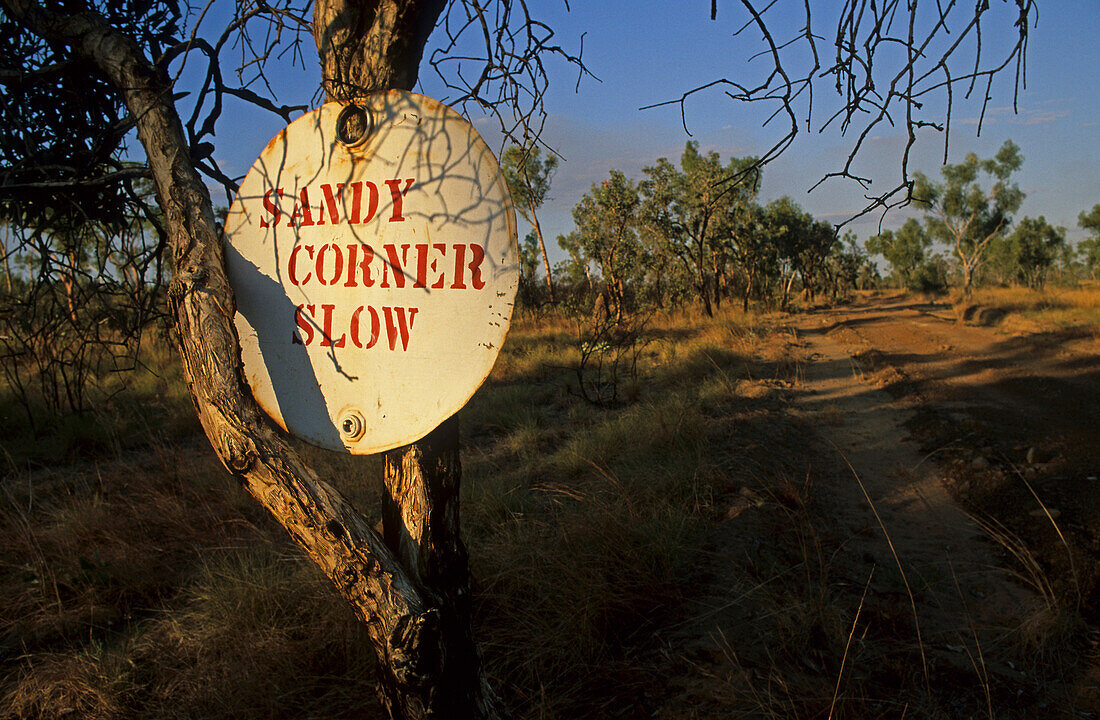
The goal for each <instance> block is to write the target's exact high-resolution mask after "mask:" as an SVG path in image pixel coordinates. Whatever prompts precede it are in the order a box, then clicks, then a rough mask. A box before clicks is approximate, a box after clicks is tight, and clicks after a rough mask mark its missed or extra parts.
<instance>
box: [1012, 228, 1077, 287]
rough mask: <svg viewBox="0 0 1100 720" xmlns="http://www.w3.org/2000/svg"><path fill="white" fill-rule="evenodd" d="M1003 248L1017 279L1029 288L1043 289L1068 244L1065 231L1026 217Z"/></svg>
mask: <svg viewBox="0 0 1100 720" xmlns="http://www.w3.org/2000/svg"><path fill="white" fill-rule="evenodd" d="M1004 244H1005V246H1006V249H1007V251H1008V259H1009V262H1010V263H1011V265H1010V267H1011V268H1012V269H1013V271H1014V272H1015V273H1016V278H1017V279H1018V280H1019V281H1020V282H1022V283H1023V284H1024V285H1026V286H1028V287H1030V288H1041V287H1042V286H1043V283H1044V281H1045V280H1046V274H1047V271H1048V270H1050V268H1051V267H1053V265H1054V263H1055V261H1056V260H1057V259H1058V257H1059V254H1060V251H1061V250H1062V248H1063V247H1064V246H1065V244H1066V229H1065V228H1062V227H1052V226H1051V225H1050V224H1049V223H1048V222H1047V220H1046V218H1045V217H1043V216H1041V215H1040V216H1039V217H1038V218H1030V217H1025V218H1023V219H1022V220H1020V223H1019V224H1018V225H1017V226H1016V229H1015V230H1014V231H1013V232H1012V234H1011V235H1009V236H1008V237H1006V238H1005V240H1004Z"/></svg>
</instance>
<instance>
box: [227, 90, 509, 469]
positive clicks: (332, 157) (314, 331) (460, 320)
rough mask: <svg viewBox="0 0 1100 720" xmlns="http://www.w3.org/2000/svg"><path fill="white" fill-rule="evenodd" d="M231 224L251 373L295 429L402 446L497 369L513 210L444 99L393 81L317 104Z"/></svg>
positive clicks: (488, 158)
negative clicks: (353, 98)
mask: <svg viewBox="0 0 1100 720" xmlns="http://www.w3.org/2000/svg"><path fill="white" fill-rule="evenodd" d="M225 229H226V237H227V241H228V242H227V246H226V264H227V269H228V272H229V280H230V283H231V284H232V286H233V290H234V293H235V295H236V298H237V315H236V318H235V321H236V325H237V331H238V333H239V334H240V338H241V355H242V358H243V361H244V368H245V372H246V374H247V377H248V382H249V384H250V385H251V387H252V393H253V394H254V395H255V397H256V400H257V401H258V402H259V404H260V405H261V406H262V407H263V408H264V410H265V411H266V412H267V413H268V414H269V415H271V417H272V418H273V419H274V420H275V421H276V422H278V423H279V424H280V425H281V426H282V427H283V428H284V429H286V430H287V431H289V432H290V433H292V434H293V435H296V436H297V437H300V438H302V439H304V440H306V441H308V442H310V443H313V444H315V445H319V446H321V447H324V448H329V449H332V450H340V451H345V452H351V453H355V454H367V453H375V452H381V451H383V450H389V449H391V448H395V447H399V446H401V445H405V444H408V443H410V442H413V441H415V440H418V439H420V438H421V437H423V436H424V435H426V434H427V433H428V432H429V431H431V430H432V429H433V428H435V427H436V426H437V425H439V423H441V422H443V421H444V420H445V419H447V418H448V417H450V416H451V415H453V414H454V413H455V412H457V411H458V410H459V408H461V407H462V406H463V405H465V404H466V401H467V400H469V399H470V397H471V396H472V395H473V393H474V391H475V390H477V388H478V387H479V386H480V385H481V383H482V382H483V381H484V380H485V378H486V377H487V376H488V375H489V371H490V370H491V369H492V367H493V363H494V362H495V360H496V356H497V352H498V351H499V349H500V346H501V343H502V342H503V341H504V336H505V333H506V332H507V330H508V324H509V322H510V320H511V315H512V303H513V300H514V298H515V294H516V286H517V284H518V281H519V264H518V262H517V257H518V251H517V247H516V220H515V211H514V210H513V208H512V202H511V198H510V197H509V194H508V189H507V186H506V185H505V182H504V178H503V177H502V175H501V172H500V167H499V166H498V165H497V160H496V158H495V157H494V156H493V154H492V152H490V150H489V149H488V147H486V145H485V142H484V141H483V140H482V139H481V137H480V136H479V135H478V134H477V131H475V130H474V128H473V127H472V126H470V124H469V123H468V122H466V121H465V120H464V119H463V118H462V117H460V116H459V115H458V114H457V113H455V112H454V111H453V110H451V109H450V108H448V107H447V106H445V105H442V104H440V103H438V102H436V101H434V100H432V99H431V98H427V97H424V96H422V95H416V94H414V93H409V92H403V91H390V92H386V93H378V94H374V95H370V96H367V97H365V98H363V99H362V100H361V101H360V102H359V103H357V104H356V105H350V106H344V105H341V104H339V103H328V104H326V105H324V106H322V107H321V108H319V109H317V110H314V111H313V112H310V113H308V114H306V115H304V116H303V117H301V118H299V119H298V120H295V121H294V122H293V123H291V124H290V125H289V126H288V127H287V128H286V129H284V130H283V131H281V132H280V133H279V134H278V135H276V136H275V138H274V139H272V140H271V142H270V143H268V145H267V147H266V148H264V151H263V153H261V154H260V157H259V159H257V160H256V163H255V164H254V165H253V166H252V169H251V170H250V171H249V173H248V175H247V177H245V180H244V183H243V184H242V185H241V188H240V192H239V193H238V195H237V198H236V199H235V200H234V201H233V206H232V207H231V208H230V210H229V215H228V217H227V218H226V224H225Z"/></svg>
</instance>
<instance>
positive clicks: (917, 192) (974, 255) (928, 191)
mask: <svg viewBox="0 0 1100 720" xmlns="http://www.w3.org/2000/svg"><path fill="white" fill-rule="evenodd" d="M1023 162H1024V159H1023V156H1021V155H1020V148H1019V147H1017V146H1016V144H1015V143H1013V142H1012V141H1011V140H1006V141H1005V142H1004V144H1003V145H1001V148H1000V149H999V150H998V151H997V154H996V155H994V156H993V157H992V158H988V159H986V160H982V159H980V158H979V157H978V156H977V155H976V154H975V153H969V154H968V155H967V156H966V159H965V160H963V162H961V163H959V164H957V165H944V166H943V167H942V168H940V174H941V175H942V176H943V180H942V181H940V182H934V181H932V180H930V179H929V178H928V177H927V176H925V175H924V174H923V173H916V174H915V175H914V178H915V181H916V184H915V187H914V189H913V200H914V202H915V203H916V204H917V206H918V207H923V208H925V209H926V210H927V215H926V219H925V226H926V228H927V230H928V234H929V235H930V236H931V237H932V238H933V240H938V241H940V242H943V243H945V244H947V246H948V247H950V248H951V251H952V252H953V253H954V255H955V258H956V259H957V260H958V261H959V268H960V269H961V270H962V274H963V293H964V294H965V295H968V296H969V295H970V292H971V290H972V286H973V283H974V274H975V272H977V270H978V269H979V268H980V267H981V266H982V264H983V263H985V261H986V258H987V251H988V250H989V248H990V244H991V243H993V242H994V241H995V240H996V239H997V238H999V237H1001V236H1002V235H1003V234H1005V233H1006V232H1007V230H1008V228H1009V226H1010V225H1011V224H1012V213H1014V212H1016V211H1017V210H1019V209H1020V205H1021V204H1022V203H1023V201H1024V193H1023V191H1022V190H1020V188H1019V186H1018V185H1016V183H1014V182H1013V181H1012V176H1013V174H1014V173H1015V172H1016V171H1017V170H1019V169H1020V166H1021V165H1023ZM983 176H984V178H983ZM982 179H984V180H985V181H986V182H985V184H984V185H983V183H982V182H981V180H982Z"/></svg>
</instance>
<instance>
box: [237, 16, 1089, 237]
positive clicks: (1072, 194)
mask: <svg viewBox="0 0 1100 720" xmlns="http://www.w3.org/2000/svg"><path fill="white" fill-rule="evenodd" d="M963 4H964V5H966V3H963ZM839 5H840V3H839V2H837V1H836V0H827V1H824V2H814V3H812V6H813V8H814V12H815V13H821V17H822V18H824V17H825V16H826V15H827V14H829V12H830V11H834V12H835V8H836V7H838V6H839ZM926 5H927V6H928V7H930V8H931V7H933V6H934V4H933V3H926ZM1001 5H1003V3H1001V2H1000V1H999V0H993V6H994V7H993V10H994V12H1002V8H1001V7H999V6H1001ZM1013 5H1014V3H1013ZM531 6H532V11H533V12H536V13H539V15H538V17H539V18H541V19H543V20H545V21H546V22H547V24H549V25H550V26H551V27H553V28H554V30H555V33H556V40H557V41H558V42H559V43H560V44H561V45H562V46H564V47H565V48H566V49H568V50H570V51H572V52H576V51H577V50H578V49H579V48H580V42H581V36H582V34H583V35H584V60H585V63H586V64H587V66H588V68H589V69H590V70H591V72H592V73H593V74H594V75H595V76H597V77H598V78H599V80H598V81H597V80H594V79H592V78H584V79H582V81H581V83H580V86H579V89H578V88H577V87H576V82H577V71H576V69H574V68H571V67H570V66H568V65H566V64H565V63H562V62H556V61H554V62H550V63H549V64H548V67H547V69H548V73H549V76H550V83H551V84H550V89H549V91H548V94H547V97H546V103H545V104H546V109H547V111H548V113H549V117H548V119H547V122H546V127H545V131H544V135H543V140H544V142H545V143H546V144H547V145H549V146H550V147H552V148H554V149H555V150H556V151H557V152H558V153H559V154H560V155H561V156H562V158H563V160H564V162H563V163H562V164H561V167H560V169H559V170H558V173H557V175H556V176H555V178H554V182H553V185H552V188H551V191H550V195H549V198H548V200H547V203H546V205H545V207H544V209H543V211H542V212H541V213H540V218H541V220H542V224H543V230H544V234H545V235H546V236H547V237H548V238H554V237H556V236H557V235H558V234H563V233H566V232H568V231H569V230H570V229H571V228H572V216H571V214H570V211H571V209H572V207H573V206H574V205H575V204H576V203H577V201H578V200H579V199H580V198H581V196H582V195H583V193H584V192H586V191H587V190H588V189H589V188H590V187H591V185H592V184H593V183H595V182H599V181H601V180H603V179H604V178H606V177H607V174H608V171H609V170H611V169H612V168H614V169H619V170H622V171H624V172H625V173H626V174H627V175H628V176H630V177H633V178H635V179H637V178H640V177H641V169H642V168H643V167H644V166H646V165H650V164H652V163H653V161H654V160H656V159H657V158H658V157H668V158H670V159H672V160H673V161H674V162H675V161H678V158H679V155H680V153H681V152H682V151H683V146H684V143H685V142H686V141H687V140H689V139H694V140H697V141H698V142H699V143H700V145H701V147H702V149H703V150H705V151H708V150H714V151H717V152H718V153H720V154H721V156H722V157H723V159H727V158H729V157H732V156H744V155H758V154H760V153H762V152H764V151H765V150H766V149H767V148H768V147H769V146H770V145H771V144H772V143H773V142H775V140H776V139H777V137H776V133H778V134H779V135H782V134H783V132H784V129H783V128H782V127H781V126H780V125H776V126H775V127H774V128H773V127H771V126H769V127H761V124H762V122H763V119H764V117H765V114H764V113H762V112H761V109H757V108H752V107H748V106H745V105H743V104H741V105H739V104H735V103H733V102H732V101H730V100H728V99H727V98H725V97H724V96H723V95H722V94H721V92H720V91H714V92H708V93H703V94H700V95H697V96H694V97H693V98H691V99H690V100H689V101H688V104H687V106H686V111H687V112H686V120H687V127H688V130H689V131H690V132H691V133H692V136H691V137H689V136H688V135H687V134H686V133H685V130H684V127H683V124H682V123H681V118H680V110H679V108H678V107H677V106H672V107H661V108H655V109H650V110H640V109H639V108H641V107H643V106H646V105H651V104H653V103H658V102H662V101H666V100H672V99H675V98H678V97H679V96H680V94H681V93H682V92H684V91H686V90H689V89H691V88H693V87H697V86H699V85H702V84H704V83H707V82H709V81H712V80H715V79H718V78H722V77H726V78H731V79H742V78H746V77H757V76H758V74H759V73H760V72H761V71H763V70H765V69H766V67H765V65H764V59H760V60H756V61H753V62H751V63H750V62H748V61H747V59H748V58H749V57H750V56H751V55H752V54H753V53H756V52H758V51H759V50H760V49H761V48H762V47H763V46H762V45H760V44H759V43H758V40H759V35H758V34H754V33H752V32H750V31H746V32H744V33H742V34H741V35H740V36H738V37H736V38H735V37H733V33H734V31H736V30H737V28H738V27H740V26H741V25H742V24H743V23H744V22H745V20H746V18H747V16H746V15H745V14H744V11H743V10H741V9H740V6H739V4H738V3H733V2H729V1H721V2H719V4H718V19H717V20H716V21H711V20H710V17H709V15H710V2H707V1H706V0H682V1H681V2H661V1H659V0H644V1H643V0H634V1H631V2H626V1H618V2H613V1H611V0H572V2H570V11H569V12H566V10H565V4H564V3H563V2H561V0H533V1H532V2H531ZM801 6H802V3H801V2H790V1H789V0H780V2H779V3H777V5H776V6H775V8H774V9H773V10H772V11H771V13H772V14H771V15H769V18H768V19H769V21H770V24H771V25H772V27H774V28H789V30H788V32H795V31H797V29H798V27H800V25H801V18H800V17H798V16H797V15H785V13H788V12H793V11H794V10H799V11H800V10H801ZM1004 10H1011V7H1008V6H1005V8H1004ZM1098 11H1100V0H1058V1H1057V2H1055V1H1054V0H1047V1H1046V2H1043V3H1042V5H1041V11H1040V13H1039V16H1038V24H1037V25H1036V26H1034V27H1033V28H1032V29H1031V33H1030V44H1029V48H1028V68H1027V69H1028V75H1027V89H1026V90H1025V91H1023V92H1022V93H1021V95H1020V98H1019V102H1018V105H1017V108H1018V112H1016V113H1014V112H1013V111H1012V108H1011V103H1012V93H1011V91H1012V81H1011V74H1010V73H1006V74H1005V75H1004V76H1003V77H1001V78H1000V80H999V81H998V82H995V83H994V85H993V87H992V94H993V100H992V101H991V102H990V105H989V110H987V113H986V119H985V122H984V125H983V127H982V132H981V136H980V137H977V136H976V135H975V132H976V130H977V126H976V120H977V117H978V112H979V109H980V106H979V105H978V103H977V102H975V101H971V102H966V101H962V100H961V99H959V98H956V106H955V108H954V113H953V126H952V130H951V138H950V155H949V158H948V160H949V162H960V161H961V160H962V159H963V158H964V157H965V155H966V153H968V152H976V153H978V155H979V156H982V157H987V156H989V155H992V154H993V153H994V152H995V151H996V149H997V148H998V147H999V146H1000V145H1001V143H1003V142H1004V140H1006V139H1009V138H1011V139H1012V140H1013V141H1014V142H1016V144H1017V145H1019V146H1020V148H1021V150H1022V153H1023V156H1024V165H1023V168H1022V170H1021V172H1020V173H1019V175H1018V178H1017V180H1018V182H1019V185H1020V187H1021V188H1022V189H1023V190H1024V191H1025V192H1026V193H1027V199H1026V201H1025V203H1024V206H1023V208H1022V210H1021V212H1020V215H1021V216H1022V215H1031V216H1037V215H1044V216H1046V218H1047V219H1048V220H1049V221H1050V222H1052V223H1053V224H1057V225H1063V226H1065V227H1066V228H1067V231H1068V236H1069V238H1070V239H1071V240H1077V239H1079V238H1081V237H1083V232H1082V231H1080V230H1079V229H1078V228H1077V215H1078V213H1080V212H1081V211H1083V210H1086V209H1088V208H1091V207H1092V206H1093V205H1094V204H1096V203H1100V92H1098V90H1100V43H1096V42H1095V38H1097V37H1100V12H1098ZM989 22H990V23H992V22H993V20H992V19H991V20H990V21H989ZM988 27H989V28H991V29H990V30H989V31H987V34H986V35H985V36H984V37H983V41H984V42H985V44H986V46H987V47H989V48H995V47H996V46H997V44H998V42H1001V43H1002V44H1003V41H1004V40H1005V39H1006V37H1007V36H1006V35H1005V34H1004V33H1002V34H1001V35H1000V36H998V35H997V34H994V33H993V32H992V27H993V25H992V24H990V25H989V26H988ZM1000 27H1001V28H1003V27H1005V26H1004V24H1001V25H1000ZM823 28H824V25H823V26H822V29H823ZM438 42H440V40H439V38H438V37H437V36H433V43H438ZM821 48H822V51H823V53H825V54H827V53H828V44H827V43H824V42H823V43H822V44H821ZM307 49H308V48H307ZM884 58H885V56H884V57H883V58H880V59H884ZM885 59H888V58H885ZM277 77H278V80H279V84H278V86H277V88H276V90H277V92H278V95H279V100H280V101H281V102H286V103H288V104H289V103H302V104H309V103H310V102H311V99H312V97H313V96H314V93H315V91H316V88H317V84H318V82H319V71H318V70H317V67H316V65H315V63H314V61H313V58H312V57H310V56H309V55H308V54H307V56H306V67H305V68H300V67H299V68H291V67H285V68H280V69H279V70H278V73H277ZM417 89H418V91H420V92H423V93H424V94H427V95H430V96H432V97H436V98H437V99H441V100H444V101H445V100H446V99H447V94H448V93H447V91H446V89H445V88H444V87H443V86H442V85H441V84H440V83H439V82H438V80H436V79H435V78H434V76H433V74H432V72H431V70H430V69H424V70H422V72H421V83H420V87H418V88H417ZM829 90H830V87H829V84H828V82H827V81H823V82H822V83H821V84H820V85H819V86H817V87H816V88H815V92H817V93H818V94H819V97H820V98H824V99H825V100H826V102H825V103H823V104H822V105H821V106H820V107H819V108H817V109H815V113H817V115H816V116H817V117H824V115H823V114H822V110H823V109H824V108H826V107H827V106H828V105H829V103H831V102H834V101H832V100H831V99H830V98H829V97H828V96H827V93H828V91H829ZM976 94H980V93H976ZM937 102H942V100H935V99H934V100H933V102H932V104H931V105H930V109H931V110H933V111H934V110H936V109H937V107H936V106H935V103H937ZM472 120H473V121H474V124H475V126H476V127H477V128H478V129H479V131H481V132H482V134H483V135H484V136H485V138H486V140H487V141H488V143H489V145H490V147H493V148H494V149H497V150H499V148H500V145H501V139H500V135H499V134H498V133H496V132H495V131H494V121H492V120H490V119H488V118H476V117H475V118H472ZM281 126H282V123H281V121H280V120H279V119H278V118H276V117H275V116H273V115H264V114H262V113H260V112H258V111H253V110H249V109H243V108H242V109H240V110H239V111H234V113H233V114H232V115H230V116H229V117H228V119H227V120H225V121H223V123H222V125H221V126H220V128H219V132H218V137H217V143H216V147H217V150H216V157H217V158H218V160H219V162H220V163H222V165H223V167H224V168H225V169H226V170H227V172H228V173H229V174H230V175H240V174H243V173H244V172H245V171H247V169H248V167H249V166H250V165H251V163H252V161H253V159H255V157H256V156H257V155H258V154H259V152H260V150H261V149H262V148H263V147H264V145H265V144H266V143H267V141H268V140H269V139H270V138H271V137H272V136H273V135H274V134H275V133H276V132H277V131H278V130H279V129H280V128H281ZM903 140H904V136H903V134H902V133H901V132H900V131H899V130H896V129H891V128H881V129H879V130H877V131H875V132H874V133H873V138H872V139H871V140H870V141H869V142H868V145H867V148H866V150H865V151H864V155H863V156H862V160H861V162H860V165H859V168H860V170H861V172H862V174H866V175H868V176H869V177H871V178H872V179H873V180H874V184H873V185H872V190H876V191H878V192H882V191H885V190H887V189H889V188H892V187H894V186H895V185H896V184H897V181H898V178H899V162H900V151H901V148H902V145H903ZM852 141H853V135H852V134H851V133H849V135H848V137H842V136H841V135H840V133H839V132H838V131H837V130H836V129H827V130H826V131H825V132H823V133H821V134H818V133H816V132H814V133H806V132H802V133H800V135H799V137H798V138H797V140H796V142H795V145H794V146H792V147H791V148H790V149H788V150H787V152H786V153H785V154H784V155H783V156H782V157H781V158H780V159H778V160H776V161H775V162H773V163H772V164H770V165H769V166H768V167H767V168H766V169H765V171H764V182H763V186H762V190H761V199H763V200H770V199H774V198H778V197H780V196H782V195H790V196H791V197H793V198H794V199H795V201H796V202H798V203H799V204H800V205H802V206H803V207H804V208H805V209H806V210H808V211H810V212H811V213H813V214H814V215H815V216H816V217H818V218H820V219H823V220H829V221H831V222H839V221H841V220H843V219H846V218H847V217H849V216H851V215H852V214H854V213H855V212H856V211H857V210H858V209H860V208H861V207H862V206H863V204H865V203H864V202H863V191H862V189H861V188H859V187H858V186H857V185H855V184H854V183H851V182H847V181H842V180H835V181H830V182H829V183H826V184H825V185H823V186H821V187H820V188H818V189H817V190H815V191H814V192H812V193H807V191H808V190H809V189H810V187H811V186H813V185H814V184H815V183H816V182H817V180H818V179H820V178H821V176H822V175H823V174H824V173H826V172H829V171H831V170H837V169H839V167H840V165H841V164H842V162H843V158H844V157H846V156H847V153H848V150H849V149H850V146H851V143H852ZM942 159H943V134H942V133H940V132H935V131H927V132H925V133H924V134H923V135H922V136H920V137H919V138H918V144H917V146H916V147H915V149H914V153H913V156H912V159H911V161H910V170H922V171H924V172H925V173H926V174H929V175H938V173H939V166H940V163H941V162H942ZM217 197H218V196H217V195H216V198H217ZM222 197H224V196H222ZM222 201H224V200H222ZM911 214H912V211H909V210H895V211H892V212H891V213H889V214H888V215H887V216H886V217H885V218H884V219H882V224H883V227H896V226H898V225H900V224H901V223H902V222H904V220H905V219H906V217H909V216H910V215H911ZM879 221H880V215H874V216H867V217H864V218H862V219H860V220H858V221H856V222H854V223H853V224H852V225H851V226H850V229H852V230H854V231H855V232H856V233H857V234H858V236H859V237H860V239H861V240H865V239H866V238H867V237H869V236H870V235H871V234H874V232H876V231H877V228H878V223H879ZM524 232H526V228H525V227H524V226H523V224H522V222H521V227H520V233H521V234H522V233H524ZM551 254H552V259H556V258H559V257H561V255H560V253H557V252H554V250H552V253H551Z"/></svg>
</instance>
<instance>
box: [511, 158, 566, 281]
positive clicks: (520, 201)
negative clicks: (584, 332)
mask: <svg viewBox="0 0 1100 720" xmlns="http://www.w3.org/2000/svg"><path fill="white" fill-rule="evenodd" d="M541 154H542V151H541V150H540V149H539V147H538V146H537V145H534V144H531V143H528V144H526V145H523V146H520V145H511V146H509V147H508V149H507V150H505V151H504V155H503V156H501V159H500V169H501V170H502V171H503V172H504V180H505V182H507V183H508V191H509V192H510V193H511V194H512V202H513V203H515V206H516V209H517V210H519V212H520V214H521V215H523V217H524V218H525V219H526V220H527V222H529V223H531V226H532V227H533V228H534V232H535V237H536V238H538V244H539V250H540V251H541V252H542V267H543V270H545V271H546V291H547V293H549V297H550V302H555V300H554V276H553V273H552V272H551V271H550V258H549V257H547V255H546V243H545V242H544V241H543V239H542V227H541V226H540V225H539V217H538V209H539V208H540V207H542V204H543V202H545V200H546V193H547V192H549V191H550V181H551V179H552V178H553V176H554V171H555V170H556V169H557V167H558V158H557V156H556V155H547V156H546V159H545V160H543V159H540V157H539V156H540V155H541Z"/></svg>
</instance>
